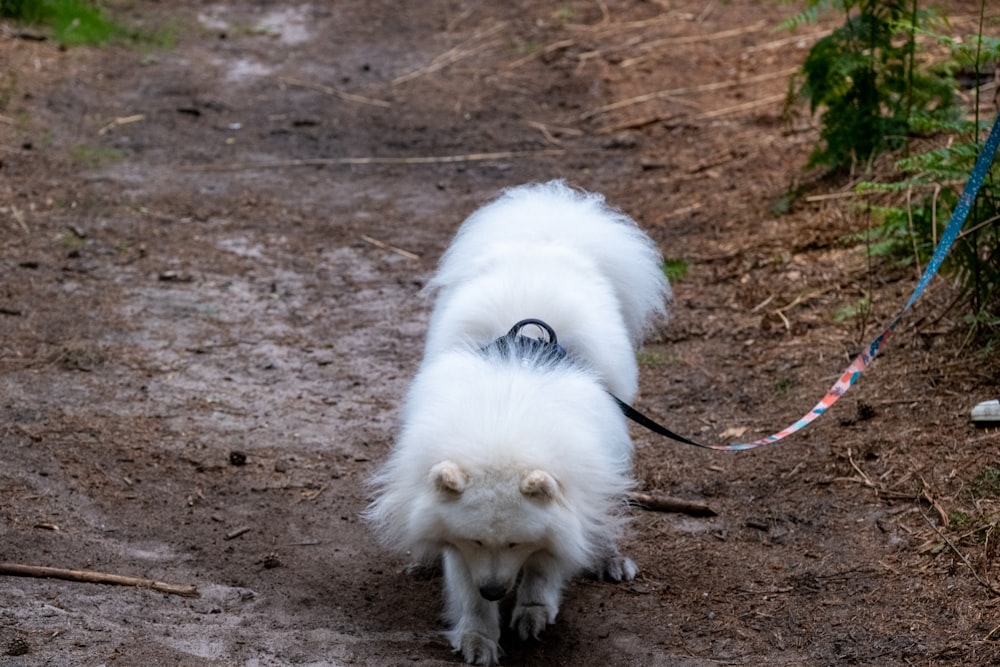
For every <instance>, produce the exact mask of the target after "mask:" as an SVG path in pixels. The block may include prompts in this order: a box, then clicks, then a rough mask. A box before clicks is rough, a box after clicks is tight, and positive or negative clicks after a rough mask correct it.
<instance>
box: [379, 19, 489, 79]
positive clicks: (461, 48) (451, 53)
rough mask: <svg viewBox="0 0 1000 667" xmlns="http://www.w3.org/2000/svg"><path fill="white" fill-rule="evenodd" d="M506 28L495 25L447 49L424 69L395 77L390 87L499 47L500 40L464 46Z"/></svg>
mask: <svg viewBox="0 0 1000 667" xmlns="http://www.w3.org/2000/svg"><path fill="white" fill-rule="evenodd" d="M506 27H507V24H506V23H497V24H496V25H494V26H492V27H490V28H487V29H486V30H484V31H482V32H480V33H477V34H475V35H473V36H472V37H470V38H469V39H467V40H466V41H464V42H462V43H461V44H459V45H458V46H456V47H454V48H451V49H448V50H447V51H445V52H444V53H442V54H441V55H439V56H437V57H436V58H434V60H432V61H431V62H430V64H428V65H426V66H425V67H421V68H420V69H416V70H413V71H412V72H408V73H406V74H403V75H401V76H397V77H396V78H395V79H393V80H392V85H394V86H397V85H399V84H401V83H404V82H406V81H410V80H411V79H416V78H418V77H421V76H424V75H425V74H431V73H432V72H436V71H438V70H440V69H444V68H445V67H447V66H448V65H452V64H454V63H457V62H458V61H459V60H462V59H464V58H468V57H470V56H473V55H475V54H477V53H480V52H482V51H488V50H489V49H492V48H493V47H494V46H499V45H500V44H501V43H502V42H501V41H500V40H496V39H494V40H487V41H484V42H482V43H481V44H478V45H476V46H473V47H471V48H467V47H466V45H467V44H469V43H472V42H475V41H477V40H485V39H486V38H487V37H492V36H493V35H494V34H495V33H498V32H500V31H501V30H503V29H504V28H506Z"/></svg>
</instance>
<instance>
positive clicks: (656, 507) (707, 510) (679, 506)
mask: <svg viewBox="0 0 1000 667" xmlns="http://www.w3.org/2000/svg"><path fill="white" fill-rule="evenodd" d="M628 501H629V503H630V504H632V505H635V506H636V507H641V508H642V509H644V510H649V511H651V512H673V513H676V514H688V515H690V516H717V514H716V512H715V510H713V509H712V508H711V507H709V506H708V505H705V504H702V503H695V502H691V501H689V500H682V499H681V498H673V497H670V496H651V495H649V494H648V493H639V492H638V491H632V492H630V493H629V494H628Z"/></svg>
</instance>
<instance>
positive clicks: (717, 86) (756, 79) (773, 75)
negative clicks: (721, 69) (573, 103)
mask: <svg viewBox="0 0 1000 667" xmlns="http://www.w3.org/2000/svg"><path fill="white" fill-rule="evenodd" d="M796 71H798V68H797V67H789V68H787V69H783V70H780V71H777V72H768V73H766V74H758V75H756V76H748V77H745V78H743V79H729V80H726V81H715V82H713V83H705V84H701V85H699V86H685V87H683V88H673V89H670V90H657V91H654V92H652V93H646V94H644V95H637V96H636V97H630V98H627V99H624V100H618V101H617V102H612V103H611V104H605V105H604V106H601V107H597V108H596V109H591V110H589V111H586V112H584V113H582V114H580V119H581V120H586V119H588V118H593V117H594V116H599V115H601V114H604V113H608V112H609V111H617V110H618V109H623V108H625V107H628V106H632V105H635V104H641V103H643V102H650V101H652V100H658V99H664V98H669V97H674V96H677V95H690V94H692V93H703V92H709V91H712V90H722V89H723V88H731V87H733V86H741V85H745V84H751V83H761V82H762V81H767V80H769V79H780V78H781V77H785V76H789V75H790V74H792V73H793V72H796Z"/></svg>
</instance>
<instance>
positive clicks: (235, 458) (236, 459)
mask: <svg viewBox="0 0 1000 667" xmlns="http://www.w3.org/2000/svg"><path fill="white" fill-rule="evenodd" d="M229 463H230V465H234V466H245V465H246V464H247V455H246V454H244V453H243V452H239V451H236V450H233V451H231V452H229Z"/></svg>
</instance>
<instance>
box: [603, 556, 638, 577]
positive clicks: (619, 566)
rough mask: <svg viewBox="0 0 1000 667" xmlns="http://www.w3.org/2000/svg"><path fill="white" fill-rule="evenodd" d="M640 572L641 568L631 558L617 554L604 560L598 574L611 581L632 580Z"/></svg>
mask: <svg viewBox="0 0 1000 667" xmlns="http://www.w3.org/2000/svg"><path fill="white" fill-rule="evenodd" d="M638 573H639V568H638V566H636V564H635V563H634V562H633V561H632V559H631V558H628V557H627V556H622V555H621V554H615V555H613V556H611V557H609V558H608V559H607V560H606V561H604V565H603V566H602V567H601V570H600V571H599V572H598V576H599V577H600V578H601V579H607V580H609V581H632V580H633V579H635V575H636V574H638Z"/></svg>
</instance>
